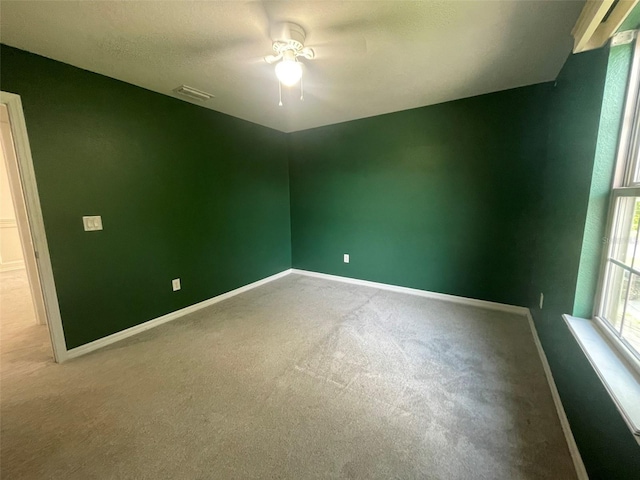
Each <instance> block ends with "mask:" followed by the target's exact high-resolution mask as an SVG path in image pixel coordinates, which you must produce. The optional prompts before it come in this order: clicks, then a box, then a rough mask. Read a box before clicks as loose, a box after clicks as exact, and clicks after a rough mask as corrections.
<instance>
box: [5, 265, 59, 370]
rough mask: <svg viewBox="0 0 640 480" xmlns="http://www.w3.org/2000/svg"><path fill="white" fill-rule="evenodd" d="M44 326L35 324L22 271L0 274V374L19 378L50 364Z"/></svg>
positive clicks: (50, 357) (50, 354)
mask: <svg viewBox="0 0 640 480" xmlns="http://www.w3.org/2000/svg"><path fill="white" fill-rule="evenodd" d="M53 363H54V362H53V353H52V351H51V340H50V339H49V331H48V330H47V327H46V326H45V325H37V324H36V317H35V313H34V309H33V301H32V299H31V291H30V289H29V280H28V279H27V272H26V270H25V269H24V268H21V269H19V270H11V271H8V272H0V375H1V376H2V379H3V380H4V379H5V377H8V376H17V377H21V376H23V375H28V374H30V373H33V372H34V371H35V370H38V369H41V368H43V367H44V366H46V365H48V364H53Z"/></svg>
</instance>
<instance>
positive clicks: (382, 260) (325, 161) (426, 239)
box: [289, 84, 552, 305]
mask: <svg viewBox="0 0 640 480" xmlns="http://www.w3.org/2000/svg"><path fill="white" fill-rule="evenodd" d="M551 88H552V84H541V85H536V86H531V87H525V88H519V89H514V90H509V91H504V92H499V93H494V94H490V95H483V96H480V97H474V98H469V99H464V100H459V101H455V102H449V103H445V104H440V105H435V106H430V107H424V108H419V109H414V110H408V111H403V112H398V113H393V114H389V115H383V116H378V117H373V118H368V119H363V120H356V121H352V122H347V123H342V124H337V125H332V126H327V127H322V128H317V129H313V130H307V131H303V132H297V133H293V134H290V135H289V152H290V182H291V225H292V252H293V266H294V268H301V269H306V270H313V271H318V272H325V273H330V274H336V275H343V276H347V277H354V278H360V279H366V280H372V281H378V282H384V283H390V284H394V285H402V286H407V287H413V288H420V289H425V290H430V291H435V292H443V293H448V294H454V295H461V296H464V297H471V298H479V299H483V300H491V301H496V302H503V303H509V304H514V305H527V304H528V302H529V287H530V279H531V273H532V272H531V269H532V263H533V261H534V258H533V257H532V251H531V240H530V238H531V235H532V233H533V232H532V229H533V228H535V223H534V222H533V217H532V215H533V211H534V207H535V205H537V204H538V203H539V201H538V198H539V184H540V179H541V177H540V173H541V166H542V164H543V163H544V159H545V156H546V141H547V115H546V113H545V112H546V102H547V97H548V95H549V92H550V90H551ZM343 253H349V254H350V255H351V259H350V260H351V262H350V263H349V264H345V263H343V259H342V255H343Z"/></svg>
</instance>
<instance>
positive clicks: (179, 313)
mask: <svg viewBox="0 0 640 480" xmlns="http://www.w3.org/2000/svg"><path fill="white" fill-rule="evenodd" d="M290 273H291V269H288V270H284V271H282V272H280V273H276V274H275V275H271V276H270V277H266V278H263V279H262V280H258V281H256V282H253V283H250V284H248V285H245V286H244V287H240V288H236V289H235V290H231V291H230V292H227V293H223V294H222V295H218V296H216V297H213V298H210V299H208V300H204V301H202V302H200V303H196V304H194V305H190V306H188V307H185V308H181V309H180V310H176V311H175V312H171V313H167V314H166V315H163V316H161V317H158V318H154V319H152V320H149V321H148V322H144V323H141V324H140V325H136V326H134V327H131V328H127V329H126V330H122V331H120V332H116V333H114V334H112V335H109V336H108V337H104V338H100V339H98V340H95V341H93V342H90V343H87V344H85V345H81V346H79V347H76V348H72V349H71V350H68V351H67V352H66V353H67V356H66V358H67V359H70V358H76V357H79V356H81V355H86V354H87V353H89V352H93V351H94V350H98V349H100V348H103V347H106V346H107V345H111V344H112V343H115V342H119V341H120V340H124V339H125V338H129V337H131V336H133V335H137V334H139V333H142V332H144V331H146V330H150V329H152V328H154V327H157V326H158V325H162V324H163V323H167V322H171V321H173V320H176V319H178V318H181V317H183V316H185V315H188V314H190V313H193V312H196V311H198V310H201V309H203V308H206V307H209V306H211V305H213V304H215V303H218V302H222V301H223V300H227V299H228V298H231V297H233V296H235V295H239V294H241V293H244V292H246V291H248V290H251V289H253V288H256V287H259V286H261V285H264V284H265V283H269V282H272V281H274V280H277V279H279V278H282V277H285V276H287V275H289V274H290Z"/></svg>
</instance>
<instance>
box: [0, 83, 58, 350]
mask: <svg viewBox="0 0 640 480" xmlns="http://www.w3.org/2000/svg"><path fill="white" fill-rule="evenodd" d="M0 103H3V104H5V105H6V106H7V112H8V114H9V124H10V126H11V134H12V137H13V146H14V148H15V154H16V160H17V163H18V169H19V172H20V183H21V186H22V193H23V197H24V202H25V207H26V213H27V219H28V224H29V225H28V226H29V231H30V233H31V240H32V244H33V249H26V248H25V245H24V239H23V251H25V252H26V253H27V254H29V255H33V256H34V257H35V258H36V264H37V270H38V272H37V273H38V275H37V276H38V277H39V280H40V287H41V291H42V300H43V302H44V310H45V312H46V317H47V324H48V326H49V335H50V336H51V346H52V349H53V357H54V359H55V361H56V362H59V363H60V362H63V361H64V360H65V359H66V353H67V347H66V344H65V341H64V332H63V329H62V318H61V316H60V306H59V304H58V294H57V292H56V285H55V281H54V278H53V268H52V266H51V257H50V256H49V246H48V243H47V236H46V233H45V230H44V220H43V218H42V209H41V207H40V197H39V195H38V186H37V184H36V175H35V171H34V169H33V159H32V157H31V147H30V146H29V137H28V136H27V125H26V123H25V120H24V113H23V110H22V101H21V100H20V96H19V95H16V94H14V93H7V92H0ZM25 259H26V255H25ZM30 283H31V282H30ZM32 292H33V287H32ZM34 297H35V295H34ZM35 301H36V300H35V299H34V302H35ZM37 307H38V305H36V308H37Z"/></svg>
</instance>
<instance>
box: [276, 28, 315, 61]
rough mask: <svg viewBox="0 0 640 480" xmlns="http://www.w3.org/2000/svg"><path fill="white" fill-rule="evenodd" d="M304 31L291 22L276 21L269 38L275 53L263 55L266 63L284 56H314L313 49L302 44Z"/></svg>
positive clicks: (308, 57) (304, 35)
mask: <svg viewBox="0 0 640 480" xmlns="http://www.w3.org/2000/svg"><path fill="white" fill-rule="evenodd" d="M305 38H306V33H305V31H304V29H303V28H302V27H301V26H300V25H298V24H296V23H291V22H281V23H276V24H275V25H273V27H272V28H271V39H272V40H273V44H272V46H273V51H274V52H275V55H268V56H266V57H265V61H266V62H267V63H274V62H277V61H279V60H280V59H282V58H284V57H285V56H286V57H289V58H291V57H293V59H295V58H296V57H299V56H302V57H304V58H307V59H312V58H314V56H315V52H314V51H313V49H311V48H309V47H305V46H304V41H305Z"/></svg>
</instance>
